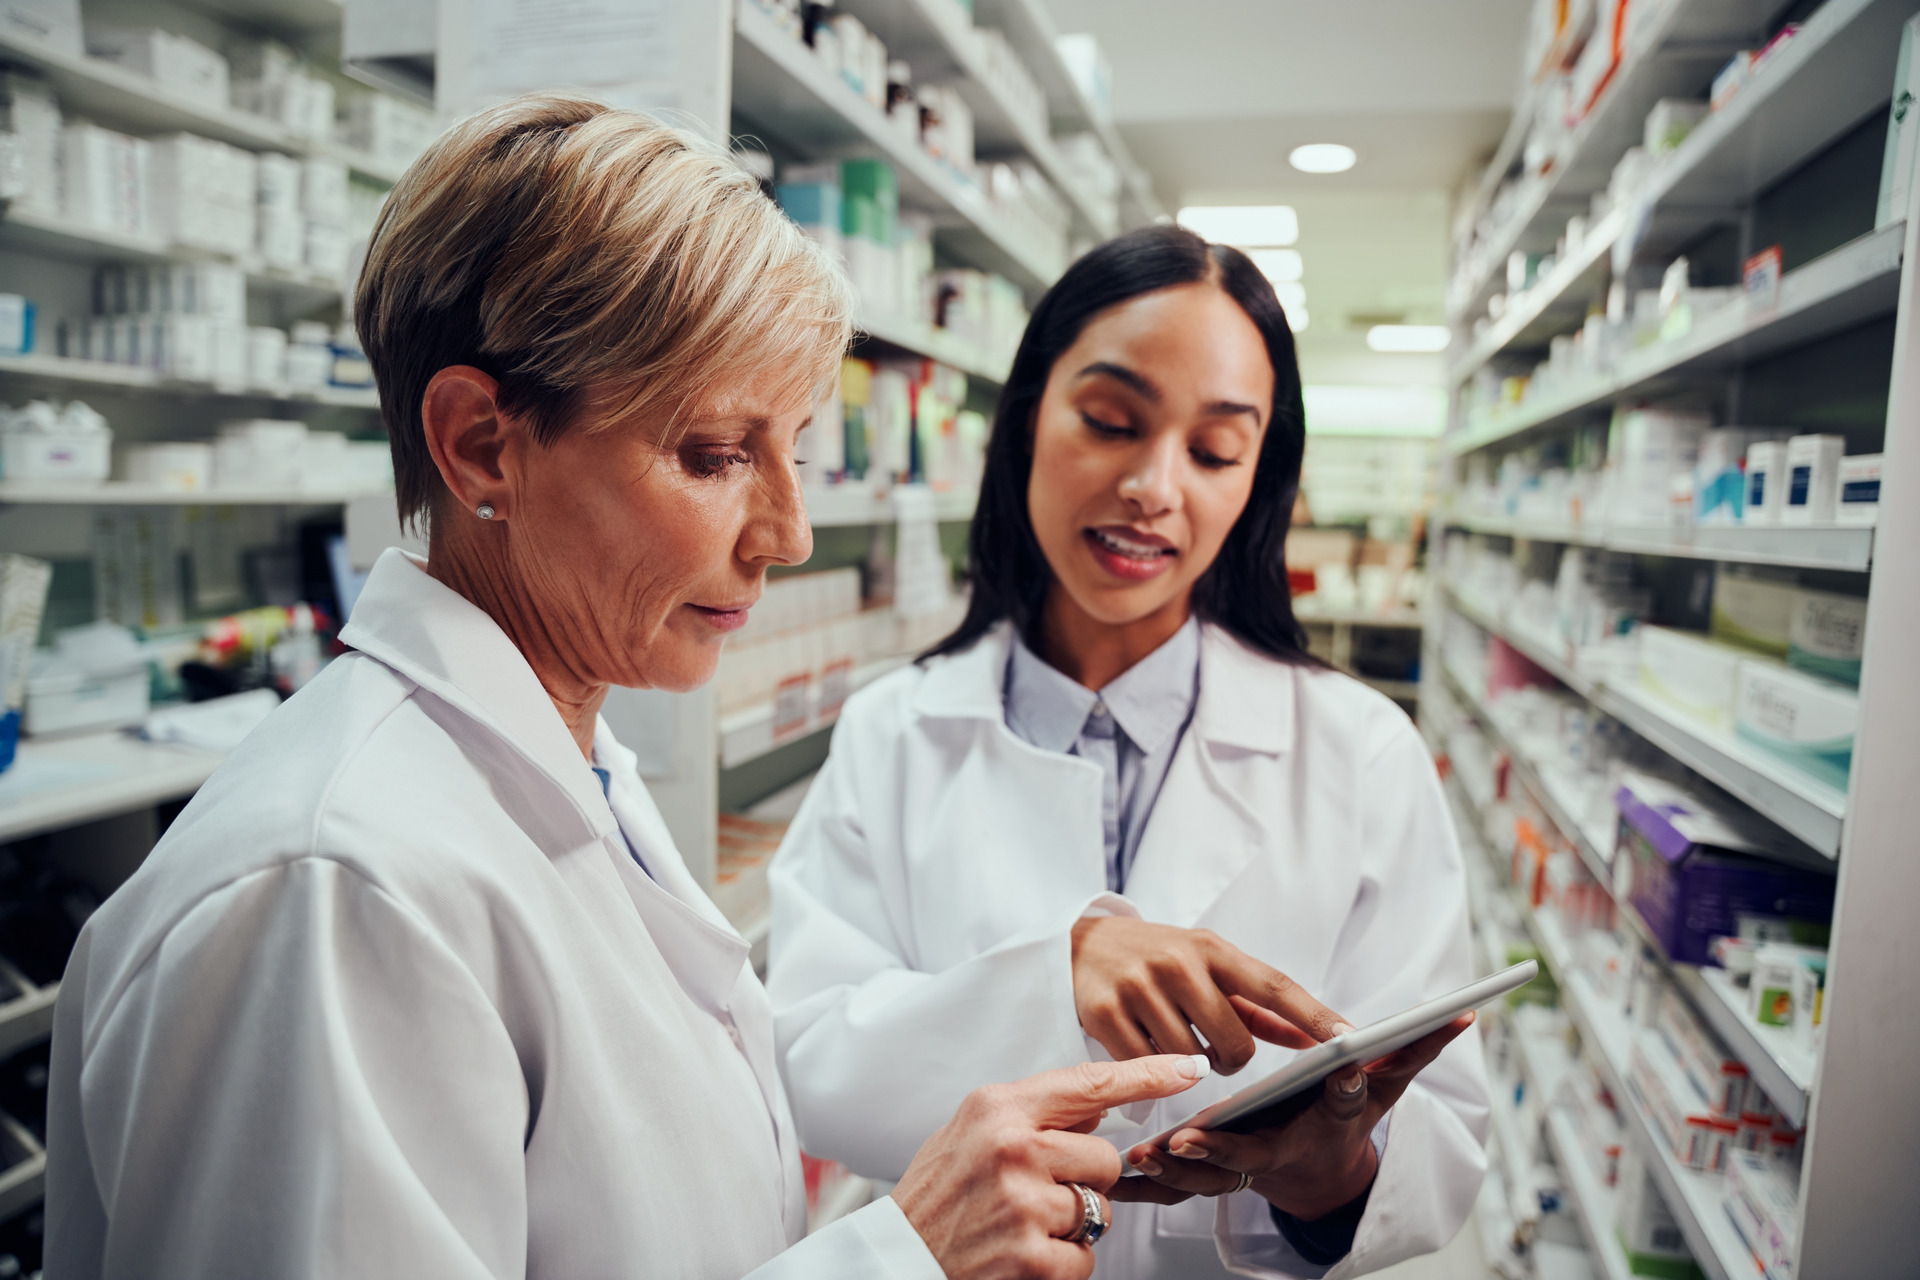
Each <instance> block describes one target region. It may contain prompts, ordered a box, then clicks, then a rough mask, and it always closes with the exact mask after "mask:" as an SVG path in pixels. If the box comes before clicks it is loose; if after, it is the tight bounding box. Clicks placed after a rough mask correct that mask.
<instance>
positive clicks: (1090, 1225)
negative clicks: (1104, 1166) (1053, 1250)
mask: <svg viewBox="0 0 1920 1280" xmlns="http://www.w3.org/2000/svg"><path fill="white" fill-rule="evenodd" d="M1067 1185H1068V1186H1069V1187H1071V1188H1072V1189H1073V1190H1075V1191H1078V1192H1079V1193H1080V1225H1079V1226H1078V1227H1076V1228H1075V1229H1074V1232H1073V1234H1072V1235H1070V1236H1068V1237H1067V1243H1068V1244H1084V1245H1086V1246H1087V1247H1088V1248H1089V1249H1091V1248H1092V1247H1093V1246H1094V1245H1096V1244H1099V1243H1100V1237H1101V1236H1104V1235H1105V1234H1107V1228H1108V1227H1110V1226H1112V1225H1113V1224H1112V1223H1111V1222H1109V1221H1108V1220H1107V1215H1106V1214H1105V1212H1103V1211H1102V1209H1101V1207H1100V1195H1099V1193H1098V1192H1096V1191H1095V1190H1094V1189H1093V1188H1092V1187H1083V1186H1081V1185H1080V1184H1079V1183H1077V1182H1069V1183H1068V1184H1067Z"/></svg>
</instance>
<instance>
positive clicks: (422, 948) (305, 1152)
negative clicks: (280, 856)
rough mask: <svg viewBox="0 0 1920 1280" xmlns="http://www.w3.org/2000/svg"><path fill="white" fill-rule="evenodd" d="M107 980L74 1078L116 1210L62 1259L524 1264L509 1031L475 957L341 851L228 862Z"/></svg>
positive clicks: (220, 1264)
mask: <svg viewBox="0 0 1920 1280" xmlns="http://www.w3.org/2000/svg"><path fill="white" fill-rule="evenodd" d="M95 994H96V993H92V992H89V999H88V1002H87V1008H88V1010H89V1015H90V1016H89V1018H88V1025H86V1026H85V1027H84V1028H83V1030H82V1033H81V1035H82V1038H81V1068H80V1073H79V1076H80V1084H79V1089H80V1098H81V1102H82V1107H81V1111H80V1114H81V1115H82V1116H83V1121H82V1123H83V1128H84V1136H85V1142H86V1144H87V1151H88V1155H89V1156H90V1157H91V1164H92V1166H93V1173H94V1178H93V1184H94V1188H95V1189H96V1190H97V1194H98V1196H99V1203H98V1205H97V1206H89V1207H90V1208H97V1210H98V1215H99V1216H98V1218H97V1219H96V1221H99V1222H101V1223H102V1224H103V1225H104V1230H103V1231H102V1232H101V1233H100V1238H99V1239H98V1241H97V1242H96V1243H94V1244H93V1246H92V1247H93V1248H96V1249H97V1250H98V1251H99V1252H98V1255H97V1257H95V1258H94V1259H91V1260H87V1259H84V1258H82V1257H79V1256H76V1255H75V1254H72V1253H66V1254H61V1255H58V1257H57V1258H56V1257H55V1256H50V1258H49V1262H50V1264H54V1265H50V1266H49V1268H48V1274H49V1275H50V1276H54V1277H56V1278H57V1277H59V1276H61V1275H63V1274H85V1273H97V1274H102V1275H109V1276H112V1275H125V1276H133V1275H138V1276H144V1277H166V1276H182V1277H186V1276H256V1277H297V1276H341V1275H389V1276H422V1277H427V1276H434V1277H442V1276H444V1277H472V1278H473V1280H493V1278H496V1277H509V1276H520V1275H522V1274H524V1271H525V1266H526V1258H527V1197H526V1188H525V1181H524V1174H523V1159H522V1143H523V1140H524V1137H525V1134H526V1130H527V1124H528V1117H529V1112H528V1101H527V1093H526V1086H525V1083H524V1076H523V1074H522V1072H521V1070H520V1067H519V1062H518V1059H517V1057H516V1055H515V1052H514V1046H513V1044H512V1042H511V1041H510V1040H509V1038H508V1035H507V1032H506V1030H505V1029H504V1027H503V1026H502V1024H501V1021H500V1019H499V1018H498V1017H497V1016H496V1015H495V1013H494V1009H493V1006H492V1005H491V1003H490V1002H489V1001H488V1000H487V999H486V997H485V994H484V992H483V991H482V989H481V988H480V986H479V985H478V984H477V983H476V981H475V978H474V976H473V974H472V973H471V971H469V970H468V968H467V967H466V966H465V965H463V964H462V963H461V962H460V960H459V959H458V958H457V957H456V956H455V955H454V954H453V953H452V952H451V951H450V950H448V948H447V947H446V946H445V945H444V944H443V943H442V942H441V941H440V939H439V938H438V937H437V936H436V935H435V934H434V932H433V931H432V929H431V928H430V927H429V926H428V925H427V924H426V923H425V922H424V921H423V920H422V919H421V918H420V917H419V916H417V915H416V914H414V913H413V912H411V911H409V910H408V909H407V908H405V907H403V906H402V905H401V904H399V903H398V902H397V901H396V900H394V899H393V898H392V897H390V896H388V895H387V894H386V893H384V892H382V891H381V890H380V889H379V888H378V887H376V886H375V885H373V884H371V883H369V882H368V881H367V880H366V879H365V878H363V877H362V876H361V875H359V874H358V873H356V872H355V871H353V870H352V869H350V868H349V867H347V866H344V865H342V864H341V863H340V862H337V861H333V860H330V859H326V858H320V857H304V858H296V859H294V860H291V861H288V862H284V863H280V864H278V865H275V866H272V867H269V868H267V869H265V870H261V871H257V872H254V873H253V874H251V875H247V876H244V877H242V878H241V879H239V880H237V881H234V882H232V883H230V884H228V885H226V886H224V887H223V888H221V889H219V890H217V891H215V892H214V893H212V894H210V895H208V896H207V897H205V898H203V899H201V900H200V901H199V902H198V903H197V904H195V905H194V906H193V907H192V909H191V910H189V911H188V912H187V913H186V914H185V915H183V916H182V917H181V918H180V919H179V920H178V921H177V922H175V923H174V924H173V925H172V927H171V928H169V929H168V930H167V931H166V933H165V935H164V937H163V939H162V941H161V942H160V943H159V945H158V946H157V948H156V949H155V950H154V952H153V953H152V955H151V956H149V957H148V958H147V959H146V961H145V963H143V964H142V965H141V966H140V967H139V968H138V969H137V970H134V971H133V972H132V974H131V976H130V977H129V978H127V979H126V980H125V985H124V987H123V989H122V990H120V991H118V992H101V993H97V994H98V995H99V996H100V997H101V998H100V999H99V1001H98V1003H97V1004H96V1002H95V999H94V998H93V997H94V996H95ZM95 1010H97V1013H96V1012H95ZM91 1216H93V1215H91V1214H87V1213H82V1214H80V1215H79V1217H80V1218H81V1219H84V1218H87V1217H91ZM73 1234H74V1235H78V1234H80V1233H78V1232H76V1233H73ZM50 1243H52V1242H51V1241H50ZM69 1243H71V1244H74V1245H76V1246H78V1247H80V1248H81V1250H82V1251H83V1252H84V1251H85V1249H86V1246H85V1245H84V1244H83V1243H82V1242H79V1241H77V1240H70V1241H69ZM89 1261H90V1262H91V1265H89ZM63 1264H70V1265H63Z"/></svg>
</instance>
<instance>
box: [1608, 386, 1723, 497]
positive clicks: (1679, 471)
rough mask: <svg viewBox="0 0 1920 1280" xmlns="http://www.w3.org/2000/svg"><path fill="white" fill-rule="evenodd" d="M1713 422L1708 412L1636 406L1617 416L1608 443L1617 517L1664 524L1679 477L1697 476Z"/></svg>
mask: <svg viewBox="0 0 1920 1280" xmlns="http://www.w3.org/2000/svg"><path fill="white" fill-rule="evenodd" d="M1711 425H1712V424H1711V421H1710V420H1709V419H1708V418H1707V417H1706V416H1705V415H1703V414H1691V413H1672V412H1668V411H1665V410H1658V409H1634V410H1630V411H1629V412H1627V413H1624V414H1622V415H1620V416H1619V417H1618V418H1616V419H1615V420H1614V424H1613V430H1612V436H1611V439H1610V441H1609V442H1608V445H1607V462H1608V466H1609V467H1610V468H1612V470H1613V472H1614V474H1613V477H1612V479H1613V485H1612V492H1613V513H1612V514H1613V519H1614V520H1615V521H1616V522H1617V523H1620V524H1628V525H1635V524H1637V525H1664V524H1666V523H1667V519H1668V507H1669V503H1670V501H1671V499H1670V492H1671V488H1672V482H1673V478H1674V477H1675V476H1677V475H1683V474H1691V473H1692V471H1693V464H1694V462H1695V461H1696V460H1697V459H1698V457H1699V453H1700V438H1701V437H1702V436H1703V435H1705V434H1706V431H1707V429H1708V427H1709V426H1711Z"/></svg>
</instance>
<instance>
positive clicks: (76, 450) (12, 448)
mask: <svg viewBox="0 0 1920 1280" xmlns="http://www.w3.org/2000/svg"><path fill="white" fill-rule="evenodd" d="M112 468H113V434H112V433H111V432H106V431H101V432H88V433H86V434H84V435H81V434H60V435H41V434H38V433H28V432H24V431H9V432H6V433H5V434H0V478H3V479H5V480H6V481H8V482H9V483H28V484H62V485H64V484H72V485H93V484H99V483H100V482H102V481H103V480H105V479H106V478H107V476H108V475H109V474H110V473H111V471H112Z"/></svg>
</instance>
